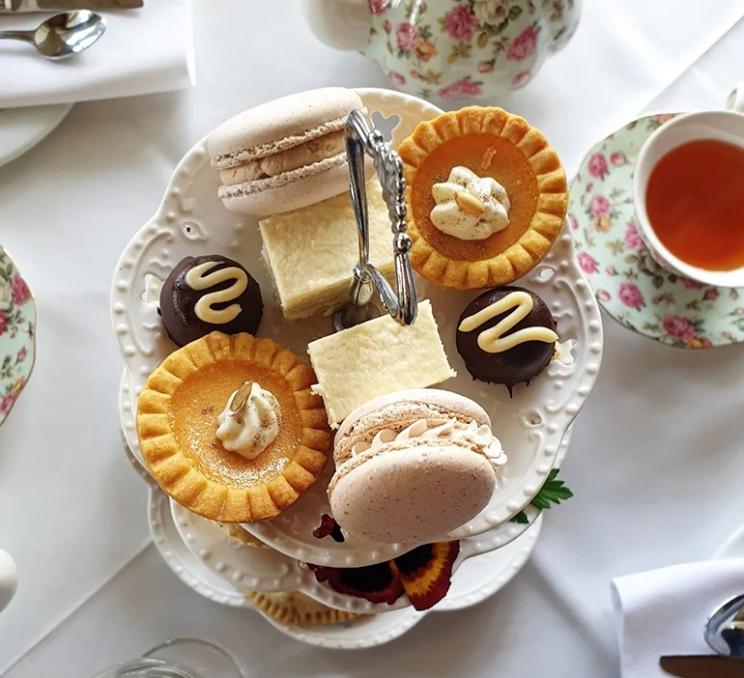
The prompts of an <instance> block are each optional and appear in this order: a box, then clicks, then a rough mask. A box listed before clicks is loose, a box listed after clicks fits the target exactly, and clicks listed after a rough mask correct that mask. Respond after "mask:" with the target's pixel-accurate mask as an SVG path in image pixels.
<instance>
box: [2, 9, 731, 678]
mask: <svg viewBox="0 0 744 678" xmlns="http://www.w3.org/2000/svg"><path fill="white" fill-rule="evenodd" d="M215 4H216V3H212V2H208V1H207V0H201V1H197V2H196V3H195V7H194V10H195V22H194V23H195V27H196V35H195V39H196V51H197V71H198V82H199V86H198V87H197V88H196V89H195V90H193V91H188V92H182V93H178V94H170V95H155V96H149V97H143V98H133V99H124V100H118V101H102V102H95V103H89V104H82V105H78V106H76V107H75V108H74V109H73V111H72V112H71V114H70V115H69V116H68V117H67V119H66V120H65V121H64V122H63V123H62V125H61V126H60V127H59V128H58V129H57V130H56V131H55V132H54V133H53V134H52V135H51V136H50V137H49V138H48V139H47V140H45V141H44V143H42V144H41V145H40V146H38V147H37V148H36V149H34V150H33V151H31V152H30V153H28V154H27V155H25V156H24V157H22V158H21V159H19V160H17V161H15V162H13V163H11V164H10V165H8V166H6V167H4V168H2V170H0V206H2V210H0V241H2V242H3V244H4V245H5V246H6V247H7V248H8V249H9V251H10V252H12V253H13V255H14V256H15V258H16V259H17V261H18V263H19V264H20V267H21V269H22V270H23V272H24V273H25V275H26V276H27V277H28V279H29V281H30V283H31V285H32V287H33V288H34V291H35V292H36V295H37V297H38V304H39V331H38V338H39V358H38V363H37V366H36V371H35V374H34V376H33V378H32V380H31V383H30V385H29V387H28V390H27V391H26V392H25V393H24V394H23V396H22V397H21V399H20V401H19V403H18V405H17V406H16V408H15V410H14V412H13V414H12V416H11V417H10V419H9V420H8V422H7V423H6V424H5V426H4V427H3V428H2V430H0V546H2V547H4V548H6V549H7V550H9V551H10V552H11V553H13V555H14V556H15V557H16V559H17V560H18V564H19V569H20V575H21V585H20V589H19V592H18V594H17V597H16V599H15V600H14V601H13V603H12V604H11V606H10V607H9V608H8V609H7V610H6V611H5V612H3V613H2V614H0V673H2V672H3V671H4V670H5V669H6V668H7V667H9V666H11V664H13V663H14V662H16V663H15V665H14V666H13V668H12V669H11V670H10V671H8V673H7V675H8V676H10V677H13V678H15V677H18V678H20V677H23V678H29V677H34V676H52V675H54V676H57V677H59V678H65V677H67V676H69V677H71V678H72V677H73V676H74V677H75V678H79V677H80V676H85V675H89V674H92V673H93V672H94V671H95V670H96V669H97V668H100V667H101V666H103V665H106V664H107V663H110V662H112V661H113V660H116V659H121V658H123V657H126V656H130V655H135V654H137V653H138V652H139V651H141V650H143V649H145V648H146V647H148V646H150V645H152V644H154V643H155V642H157V641H159V640H162V639H165V638H167V637H173V636H183V635H196V636H202V637H205V638H210V639H213V640H216V641H218V642H220V643H222V644H224V645H225V646H226V647H228V648H229V649H230V650H232V651H233V652H234V653H236V654H237V655H238V656H239V657H240V659H241V660H242V661H243V662H244V663H245V664H246V665H247V666H248V667H249V668H248V673H249V675H266V674H267V673H268V672H269V671H270V670H271V671H272V672H274V673H275V674H277V675H297V674H307V673H313V674H316V675H344V674H350V673H354V675H360V676H373V675H380V674H381V673H383V672H388V673H390V674H391V675H441V676H447V675H468V676H480V675H483V676H485V675H503V676H509V677H510V678H518V677H520V676H536V675H558V676H563V675H575V676H607V675H617V672H618V663H617V658H616V647H615V640H614V626H613V622H612V617H611V605H610V595H609V581H610V578H611V577H612V576H616V575H620V574H624V573H629V572H633V571H638V570H643V569H648V568H652V567H658V566H662V565H666V564H671V563H675V562H683V561H690V560H698V559H701V558H704V557H706V556H707V555H708V554H709V553H710V552H712V551H713V550H714V548H715V547H716V546H717V545H718V544H719V543H720V542H721V541H722V540H723V539H724V537H725V536H726V535H727V534H728V533H729V532H731V531H732V530H733V529H734V528H735V527H736V526H737V524H738V523H739V522H740V521H741V516H742V511H741V508H742V504H744V498H743V495H742V492H741V478H742V477H743V476H744V454H742V449H741V448H742V445H743V444H742V435H741V434H742V430H743V428H742V427H743V425H742V420H741V418H742V414H741V411H742V402H744V380H742V373H743V372H744V347H736V348H730V349H720V350H716V351H706V352H699V353H690V352H682V351H678V350H672V349H666V348H663V347H661V346H657V345H655V344H654V343H652V342H650V341H648V340H646V339H642V338H639V337H636V336H634V335H632V334H630V333H629V332H627V331H625V330H623V329H621V328H620V327H618V326H617V325H616V324H615V323H614V322H612V321H611V320H609V319H606V322H605V328H606V349H605V360H604V364H603V368H602V372H601V374H600V377H599V381H598V383H597V386H596V388H595V391H594V393H593V395H592V397H591V398H590V400H589V403H588V405H587V407H586V408H585V410H584V411H583V412H582V413H581V415H580V417H579V419H578V421H577V425H576V428H575V434H574V440H573V443H572V449H571V451H570V454H569V457H568V460H567V462H566V464H565V467H564V472H563V475H564V476H565V479H566V480H567V482H568V483H569V484H570V485H571V487H572V488H573V489H574V491H575V493H576V498H575V499H573V500H572V501H570V502H569V503H567V504H566V505H564V506H561V507H560V508H558V509H556V510H554V511H551V513H550V515H548V516H547V518H546V521H545V526H544V530H543V535H542V537H541V539H540V541H539V543H538V546H537V549H536V551H535V554H534V556H533V558H532V560H531V561H530V563H529V564H528V566H527V567H526V568H525V570H524V571H523V572H522V573H521V574H520V575H519V576H518V577H517V579H516V580H515V581H514V582H513V583H512V584H510V585H509V586H508V587H507V589H505V590H504V591H503V592H501V593H500V594H499V595H498V596H496V597H495V598H493V599H492V600H490V601H488V602H486V603H484V604H483V605H481V606H480V607H478V608H475V609H472V610H467V611H463V612H458V613H453V614H452V616H447V615H432V616H431V617H429V618H428V619H426V620H424V622H423V623H421V624H420V625H419V626H418V627H417V628H415V629H414V630H413V631H412V632H411V633H410V634H408V635H407V636H405V637H404V638H402V639H400V640H398V641H396V642H395V643H394V644H393V645H392V646H391V647H390V648H389V649H385V650H367V651H362V652H356V653H343V652H336V653H334V652H330V651H323V650H318V649H314V648H310V647H306V646H304V645H301V644H299V643H296V642H294V641H291V640H289V639H286V638H285V637H283V636H281V635H280V634H279V633H278V632H276V631H275V630H273V629H272V628H271V627H269V626H268V625H267V624H265V623H264V622H263V620H261V619H260V618H258V616H257V615H253V614H252V613H251V612H250V611H245V610H242V611H241V610H232V609H227V608H222V607H219V606H217V605H215V604H212V603H209V602H207V601H205V600H203V599H201V598H199V597H198V596H197V595H196V594H195V593H192V592H191V591H190V590H188V589H187V588H186V587H185V586H184V585H183V584H181V583H180V582H179V581H178V580H177V579H176V578H175V576H173V575H172V574H171V572H170V571H169V570H168V569H167V567H166V565H165V564H164V563H162V562H161V561H160V559H159V557H158V555H157V553H156V552H155V551H154V548H153V547H152V546H151V545H150V546H147V544H148V535H147V526H146V515H145V495H146V492H145V485H144V483H143V482H142V481H141V480H140V479H139V478H138V477H137V476H136V475H135V474H134V473H133V472H132V470H131V468H130V467H129V464H128V462H127V461H126V460H125V458H124V456H123V454H122V452H121V446H120V442H119V434H118V431H117V425H118V422H117V415H116V407H115V403H116V395H117V386H118V382H119V376H120V370H121V360H120V358H119V355H118V351H117V348H116V345H115V341H114V337H113V334H112V331H111V327H110V322H109V316H108V287H109V282H110V279H111V274H112V270H113V267H114V263H115V262H116V259H117V257H118V254H119V252H120V251H121V249H122V248H123V247H124V245H125V244H126V243H127V241H128V239H129V238H130V236H131V235H132V233H133V232H134V231H135V230H136V229H137V228H138V227H139V226H140V224H142V223H143V222H144V221H145V220H146V219H147V218H148V217H149V216H150V214H151V213H152V212H153V211H154V209H155V207H156V205H157V204H158V202H159V200H160V197H161V192H162V190H163V187H164V185H165V182H166V180H167V178H168V176H169V174H170V172H171V169H172V168H173V167H174V165H175V164H176V162H177V161H178V159H179V157H180V156H181V154H182V153H183V152H184V151H185V150H186V149H187V148H188V147H189V146H190V145H191V143H192V142H193V141H194V140H195V139H197V138H199V137H200V136H201V135H203V134H204V133H206V132H207V131H209V130H210V129H211V128H212V127H214V126H215V125H216V124H218V123H219V122H221V121H222V120H223V119H225V118H226V117H228V116H230V115H232V114H233V113H235V112H237V111H239V110H242V109H244V108H248V107H249V106H251V105H253V104H257V103H259V102H262V101H265V100H267V99H270V98H273V97H276V96H279V95H283V94H286V93H289V92H292V91H296V90H301V89H307V88H312V87H320V86H327V85H334V84H336V85H346V86H385V84H386V82H385V80H384V78H383V77H382V75H381V74H380V72H379V71H378V69H377V68H376V66H375V65H374V64H372V63H370V62H368V61H367V60H365V59H364V58H363V57H361V56H359V55H357V54H354V53H338V52H333V51H331V50H329V49H326V48H325V47H323V46H322V45H320V44H319V43H317V42H316V41H315V39H314V38H313V37H312V36H311V35H310V34H309V33H308V32H307V30H305V28H304V26H303V24H302V18H301V16H300V14H299V12H298V11H297V8H296V5H295V3H290V2H256V1H254V2H245V0H229V1H228V0H222V1H221V2H220V3H219V4H220V7H219V10H218V9H217V8H216V7H215ZM585 5H586V7H585V13H584V17H583V19H582V23H581V26H580V28H579V31H578V33H577V35H576V37H575V39H574V40H573V42H572V43H570V45H569V46H568V47H567V48H566V50H565V51H564V52H562V53H561V54H560V55H558V56H557V57H555V58H554V59H553V60H552V61H550V62H549V63H548V64H547V65H546V66H545V68H544V69H543V70H542V71H541V73H540V75H539V76H538V77H537V78H536V79H535V81H534V82H533V83H532V84H531V85H530V86H529V87H528V88H527V89H526V90H524V91H523V92H520V93H517V94H514V95H513V96H510V97H507V98H504V99H503V100H501V101H499V102H497V103H499V104H501V105H503V106H505V107H507V108H510V109H512V110H514V111H516V112H518V113H521V114H524V115H525V116H526V117H528V118H529V119H530V120H531V121H532V122H534V123H535V124H537V125H538V126H540V127H542V128H543V129H544V131H545V132H546V134H547V135H548V136H549V138H550V139H551V140H552V141H553V143H554V144H555V145H556V146H557V148H558V150H559V152H560V153H561V155H562V157H563V159H564V161H565V164H566V166H567V169H568V170H569V172H572V171H573V170H574V169H575V168H576V166H577V164H578V162H579V161H580V159H581V156H582V154H583V153H584V151H585V150H586V148H587V147H588V146H589V145H590V144H591V143H592V142H593V141H595V140H596V139H597V138H598V137H599V136H601V135H603V134H604V133H607V132H610V131H612V130H613V129H614V128H615V127H617V126H619V125H620V124H622V123H623V122H625V121H627V120H628V119H630V118H631V117H633V116H634V115H635V114H637V113H639V112H641V111H642V110H650V109H656V110H659V109H664V110H671V109H674V110H678V109H688V108H706V107H716V106H718V105H719V104H720V103H721V102H722V101H723V99H724V98H725V96H726V94H727V92H728V91H729V90H730V88H731V87H732V86H733V84H734V81H735V80H736V79H737V78H738V77H741V76H742V75H744V74H743V73H742V72H741V70H740V68H741V64H742V63H744V21H741V22H739V23H737V20H738V18H739V17H740V16H741V15H742V14H743V13H744V2H742V1H741V0H736V1H734V0H713V1H712V2H709V3H703V2H700V0H684V1H683V0H663V1H658V2H649V1H648V0H626V1H625V2H622V3H619V2H616V0H593V1H591V2H586V3H585ZM732 26H734V27H733V28H731V27H732ZM729 29H730V30H729ZM712 46H713V47H712ZM711 47H712V49H711ZM143 549H144V550H143ZM133 556H134V558H133ZM132 558H133V559H132Z"/></svg>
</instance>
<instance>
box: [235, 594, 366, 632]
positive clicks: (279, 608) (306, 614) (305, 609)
mask: <svg viewBox="0 0 744 678" xmlns="http://www.w3.org/2000/svg"><path fill="white" fill-rule="evenodd" d="M245 595H246V598H247V599H248V600H250V601H251V603H253V605H255V606H256V607H257V608H258V609H259V610H261V611H263V612H264V613H266V614H267V615H269V617H271V618H272V619H275V620H276V621H278V622H279V623H280V624H286V625H287V626H327V625H328V624H338V623H340V622H346V621H350V620H351V619H356V618H357V617H359V615H358V614H355V613H354V612H346V611H344V610H336V609H334V608H331V607H327V606H326V605H323V603H319V602H318V601H317V600H313V599H312V598H310V597H309V596H306V595H305V594H304V593H300V592H299V591H284V592H282V593H259V592H258V591H249V592H248V593H246V594H245Z"/></svg>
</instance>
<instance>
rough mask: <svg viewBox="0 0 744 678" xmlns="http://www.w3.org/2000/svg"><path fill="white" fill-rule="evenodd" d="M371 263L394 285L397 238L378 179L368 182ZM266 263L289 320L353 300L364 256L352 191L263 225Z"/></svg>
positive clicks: (262, 233)
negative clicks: (353, 283) (351, 292)
mask: <svg viewBox="0 0 744 678" xmlns="http://www.w3.org/2000/svg"><path fill="white" fill-rule="evenodd" d="M367 206H368V214H369V253H370V257H369V258H370V261H371V262H372V263H373V264H374V265H375V266H377V268H378V269H380V271H381V272H382V274H383V275H384V276H385V277H386V278H388V279H389V280H391V281H392V279H393V277H394V275H395V268H394V263H393V234H392V230H391V223H390V216H389V214H388V209H387V205H386V204H385V201H384V200H383V199H382V190H381V188H380V183H379V182H378V181H377V179H372V180H370V181H369V182H368V183H367ZM259 228H260V229H261V237H262V238H263V258H264V260H265V261H266V263H267V265H268V267H269V269H270V271H271V274H272V276H273V278H274V284H275V286H276V290H277V293H278V296H279V303H280V304H281V307H282V312H283V314H284V317H285V318H288V319H295V318H307V317H308V316H311V315H329V314H331V313H332V312H333V311H335V310H336V309H337V308H339V307H340V306H343V305H344V304H345V303H346V302H347V301H348V298H349V286H350V285H351V279H352V274H353V270H354V265H355V264H356V263H357V261H358V258H359V246H358V241H357V226H356V220H355V219H354V212H353V210H352V207H351V199H350V198H349V195H348V193H346V194H343V195H338V196H336V197H334V198H329V199H328V200H324V201H323V202H319V203H317V204H315V205H311V206H310V207H305V208H302V209H299V210H295V211H294V212H286V213H284V214H276V215H274V216H271V217H268V218H267V219H264V220H262V221H260V222H259Z"/></svg>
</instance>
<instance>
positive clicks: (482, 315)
mask: <svg viewBox="0 0 744 678" xmlns="http://www.w3.org/2000/svg"><path fill="white" fill-rule="evenodd" d="M533 306H534V302H533V300H532V297H531V296H530V295H529V294H527V292H523V291H521V290H517V291H515V292H510V293H509V294H507V295H506V296H504V297H502V298H501V299H499V300H498V301H495V302H494V303H493V304H490V305H489V306H486V308H484V309H481V310H480V311H478V312H477V313H474V314H473V315H470V316H468V317H467V318H463V320H462V322H460V325H459V326H458V328H457V329H459V330H460V332H472V331H473V330H476V329H478V328H479V327H480V326H481V325H483V324H484V323H487V322H488V321H489V320H491V319H492V318H495V317H496V316H498V315H501V314H502V313H506V311H509V310H511V311H512V312H511V313H509V315H507V316H506V317H505V318H504V319H503V320H500V321H499V322H498V323H496V325H494V326H493V327H491V328H489V329H487V330H483V331H482V332H481V333H480V334H479V335H478V346H479V347H480V349H481V350H482V351H485V352H486V353H503V352H504V351H508V350H510V349H512V348H514V347H515V346H518V345H519V344H523V343H525V342H526V341H542V342H545V343H546V344H552V343H553V342H555V341H558V335H557V334H556V333H555V332H553V330H551V329H550V328H548V327H542V326H535V327H525V328H523V329H521V330H517V331H516V332H512V333H511V334H509V335H507V336H504V335H505V334H506V333H507V332H508V331H509V330H511V329H512V328H513V327H514V326H515V325H516V324H517V323H519V322H520V321H522V320H524V319H525V318H526V317H527V316H528V315H529V314H530V311H532V307H533ZM512 309H513V310H512Z"/></svg>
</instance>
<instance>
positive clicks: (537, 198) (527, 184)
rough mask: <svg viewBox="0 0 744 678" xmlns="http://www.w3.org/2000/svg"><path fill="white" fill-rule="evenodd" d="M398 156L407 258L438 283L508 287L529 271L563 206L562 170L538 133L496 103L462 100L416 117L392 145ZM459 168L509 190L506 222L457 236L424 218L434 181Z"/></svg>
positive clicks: (556, 229)
mask: <svg viewBox="0 0 744 678" xmlns="http://www.w3.org/2000/svg"><path fill="white" fill-rule="evenodd" d="M398 153H399V155H400V157H401V159H402V161H403V168H404V176H405V179H406V184H407V187H406V202H407V206H408V218H409V229H408V233H409V235H410V236H411V239H412V240H413V247H412V249H411V253H410V256H411V263H412V265H413V267H414V268H415V269H416V271H417V272H418V273H419V274H420V275H422V276H423V277H424V278H426V279H427V280H430V281H431V282H433V283H435V284H437V285H440V286H442V287H450V288H456V289H476V288H481V287H494V286H499V285H508V284H509V283H511V282H513V281H514V280H516V279H517V278H520V277H521V276H523V275H525V274H526V273H527V272H528V271H530V270H531V269H532V268H533V267H534V266H535V265H536V264H537V263H538V262H539V261H540V260H541V259H542V258H543V257H544V256H545V255H546V254H547V253H548V251H549V250H550V248H551V246H552V244H553V242H554V241H555V239H556V238H557V237H558V234H559V233H560V230H561V227H562V226H563V220H564V218H565V216H566V209H567V206H568V185H567V183H566V174H565V172H564V170H563V166H562V165H561V161H560V159H559V157H558V154H557V153H556V152H555V150H554V149H553V148H552V147H551V146H550V144H549V143H548V141H547V139H546V138H545V137H544V136H543V134H542V133H541V132H540V131H539V130H537V129H535V128H534V127H532V126H531V125H530V124H529V123H528V122H527V121H526V120H525V119H524V118H521V117H520V116H518V115H512V114H511V113H507V112H506V111H504V110H503V109H501V108H485V107H480V106H470V107H467V108H462V109H460V110H459V111H455V112H452V113H444V114H442V115H440V116H438V117H436V118H434V119H432V120H428V121H425V122H421V123H419V124H418V125H417V127H416V129H415V130H414V131H413V134H411V136H409V137H408V138H406V139H404V140H403V142H402V143H401V144H400V147H399V148H398ZM456 166H461V167H467V168H468V169H470V170H472V171H473V172H475V173H476V174H477V175H478V176H481V177H492V178H494V179H495V180H496V181H498V182H499V183H500V184H501V185H502V186H503V187H504V188H505V189H506V192H507V194H508V195H509V200H510V202H511V209H510V211H509V226H508V227H507V228H506V229H504V230H502V231H499V232H497V233H494V234H493V235H491V236H490V237H488V238H485V239H484V240H461V239H459V238H456V237H453V236H451V235H448V234H446V233H443V232H441V231H439V230H438V229H437V228H436V226H434V224H433V223H432V222H431V218H430V216H429V215H430V213H431V210H432V209H433V207H434V205H435V202H434V198H433V197H432V194H431V189H432V186H433V185H434V184H435V183H439V182H444V181H447V177H448V176H449V173H450V170H451V169H452V168H453V167H456Z"/></svg>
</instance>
